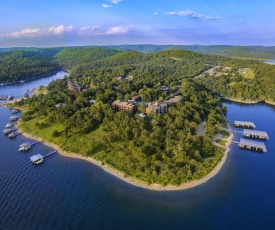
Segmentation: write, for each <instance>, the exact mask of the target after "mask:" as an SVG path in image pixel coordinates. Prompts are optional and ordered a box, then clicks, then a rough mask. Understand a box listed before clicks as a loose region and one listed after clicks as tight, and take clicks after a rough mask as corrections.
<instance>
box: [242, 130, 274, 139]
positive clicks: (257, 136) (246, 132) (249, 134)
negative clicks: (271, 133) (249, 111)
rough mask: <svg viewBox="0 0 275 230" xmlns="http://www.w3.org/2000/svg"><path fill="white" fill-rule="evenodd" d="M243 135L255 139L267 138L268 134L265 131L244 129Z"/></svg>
mask: <svg viewBox="0 0 275 230" xmlns="http://www.w3.org/2000/svg"><path fill="white" fill-rule="evenodd" d="M243 136H244V137H248V138H255V139H261V140H268V139H269V137H268V134H267V132H265V131H257V130H248V129H245V130H244V131H243Z"/></svg>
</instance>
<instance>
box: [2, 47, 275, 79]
mask: <svg viewBox="0 0 275 230" xmlns="http://www.w3.org/2000/svg"><path fill="white" fill-rule="evenodd" d="M168 50H178V51H179V50H186V51H194V52H198V53H201V54H212V55H213V54H214V55H220V56H224V57H238V58H249V59H253V58H254V59H275V47H262V46H201V45H117V46H108V47H107V48H106V47H98V46H84V47H57V48H35V47H30V48H20V47H16V48H1V49H0V83H9V82H16V81H20V80H26V79H27V80H28V79H32V78H36V77H41V76H45V75H48V74H52V73H54V72H55V71H56V70H57V69H60V68H63V69H66V70H71V69H73V68H74V67H78V66H79V65H80V66H82V67H80V68H83V65H85V64H87V65H89V66H90V67H91V65H90V63H94V62H95V61H98V60H104V59H105V58H107V57H112V56H116V57H114V58H113V60H115V62H118V61H117V60H118V59H119V55H120V53H122V54H121V56H124V58H122V57H121V60H122V61H125V62H127V63H128V64H129V62H131V64H133V63H134V62H135V60H132V61H130V60H128V59H127V55H125V51H128V52H129V53H131V52H133V51H137V52H140V53H145V54H148V56H141V54H140V53H139V54H140V55H139V56H140V57H141V58H142V59H143V61H149V60H150V57H153V58H154V56H155V55H156V53H159V52H161V51H168ZM197 55H198V54H197ZM130 56H132V55H129V57H130ZM205 57H207V58H209V57H210V56H209V55H208V56H205ZM134 58H137V56H136V57H134ZM203 59H204V58H203V56H201V59H200V60H203ZM211 59H213V58H211ZM220 59H222V57H220ZM111 60H112V59H110V60H109V62H110V61H111ZM104 61H105V60H104ZM210 62H211V61H210ZM94 64H95V63H94ZM138 64H140V63H139V62H138ZM98 65H100V62H99V63H98ZM123 65H125V63H124V62H123ZM80 68H78V70H80ZM84 68H85V67H84ZM81 74H82V73H81Z"/></svg>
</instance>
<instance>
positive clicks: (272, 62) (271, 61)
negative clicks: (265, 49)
mask: <svg viewBox="0 0 275 230" xmlns="http://www.w3.org/2000/svg"><path fill="white" fill-rule="evenodd" d="M266 63H268V64H271V65H274V64H275V60H267V61H266Z"/></svg>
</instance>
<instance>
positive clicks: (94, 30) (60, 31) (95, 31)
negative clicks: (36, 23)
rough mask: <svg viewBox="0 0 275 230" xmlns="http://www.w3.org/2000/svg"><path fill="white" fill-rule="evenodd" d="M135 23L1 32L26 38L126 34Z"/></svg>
mask: <svg viewBox="0 0 275 230" xmlns="http://www.w3.org/2000/svg"><path fill="white" fill-rule="evenodd" d="M133 27H134V26H133V25H127V26H113V27H111V28H102V27H101V26H99V25H94V26H85V27H81V28H74V26H72V25H70V26H64V25H60V26H56V27H47V28H34V29H30V28H26V29H23V30H22V31H18V32H11V33H7V34H1V33H0V38H24V37H25V38H26V37H42V36H58V35H66V34H77V35H79V36H81V35H87V36H89V35H118V34H126V33H128V32H130V30H131V29H132V28H133Z"/></svg>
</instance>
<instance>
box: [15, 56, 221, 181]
mask: <svg viewBox="0 0 275 230" xmlns="http://www.w3.org/2000/svg"><path fill="white" fill-rule="evenodd" d="M79 52H80V51H79ZM74 55H75V54H73V55H72V56H74ZM67 56H68V55H67ZM107 56H108V55H107ZM206 57H208V56H205V55H203V54H197V53H193V52H190V51H163V52H159V53H154V54H147V55H146V54H141V53H139V52H136V51H129V52H119V53H116V54H112V55H109V56H108V57H106V58H102V59H100V60H97V61H93V62H91V63H86V64H83V65H80V66H78V65H77V66H75V67H73V69H72V71H71V74H70V76H69V77H65V79H62V80H56V81H54V82H52V83H51V84H49V86H48V87H47V90H48V93H47V94H46V95H44V94H43V95H38V96H36V97H31V98H28V99H25V100H21V101H20V102H16V103H15V105H17V106H21V107H22V106H25V107H26V108H25V109H26V110H27V111H26V112H24V113H23V116H22V121H23V124H22V125H21V128H22V129H23V130H24V131H26V132H30V133H34V134H35V135H38V136H40V137H42V138H43V139H46V140H48V141H51V142H54V143H56V144H58V145H59V146H61V147H62V148H63V149H64V150H67V151H72V152H76V153H79V154H82V155H85V156H92V157H93V158H95V159H98V160H100V161H101V162H102V163H103V164H108V165H110V166H111V167H114V168H116V169H118V170H119V171H121V172H123V173H124V174H125V175H126V176H131V177H133V178H136V179H139V180H142V181H144V182H147V183H149V184H150V183H159V184H162V185H167V184H174V185H178V184H181V183H182V182H185V181H189V180H192V179H197V178H201V177H202V176H204V175H206V174H207V173H209V172H210V171H211V170H212V169H213V167H214V166H215V165H216V164H217V162H218V161H219V160H220V158H221V157H222V153H223V151H224V150H223V149H222V148H218V147H216V146H214V145H213V144H212V141H213V137H214V135H215V133H217V132H219V131H220V128H221V126H222V125H223V124H224V123H225V120H224V117H223V112H224V111H225V110H224V108H223V107H222V105H221V103H220V101H219V98H217V97H214V96H212V95H211V92H209V91H208V90H205V89H204V87H202V86H200V85H199V84H196V83H195V82H194V81H193V80H192V79H193V77H194V76H197V75H199V74H201V73H203V72H204V71H205V70H207V69H209V68H210V66H212V65H213V64H217V63H218V62H220V61H225V60H226V59H225V58H221V57H219V56H209V57H208V58H206ZM70 58H71V57H68V60H69V59H70ZM121 63H123V65H121ZM118 77H120V79H119V80H118ZM69 79H73V80H74V81H75V82H77V83H78V84H79V85H81V88H82V89H83V91H81V92H78V93H76V92H71V91H69V90H68V89H67V84H68V80H69ZM164 85H166V86H168V88H169V89H168V90H163V89H162V88H161V86H164ZM178 90H180V91H179V92H180V93H181V95H182V100H181V101H180V102H178V103H177V104H176V105H175V106H172V107H169V109H168V112H167V113H165V114H148V116H147V117H146V118H141V117H140V116H138V115H137V114H132V113H129V112H127V111H115V110H114V109H113V108H112V106H111V103H112V102H113V101H115V100H128V99H131V97H132V96H135V95H137V94H139V95H141V101H140V102H139V103H141V102H142V103H141V104H143V105H145V103H148V102H154V101H163V100H166V99H169V98H173V97H174V95H173V92H175V91H178ZM91 99H93V100H96V103H95V104H93V105H91V104H90V100H91ZM140 107H142V106H140ZM141 110H142V109H140V112H141ZM143 112H144V111H143ZM205 120H206V125H205V133H206V134H205V135H203V134H198V133H197V130H198V126H199V124H201V123H202V122H203V121H205Z"/></svg>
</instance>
